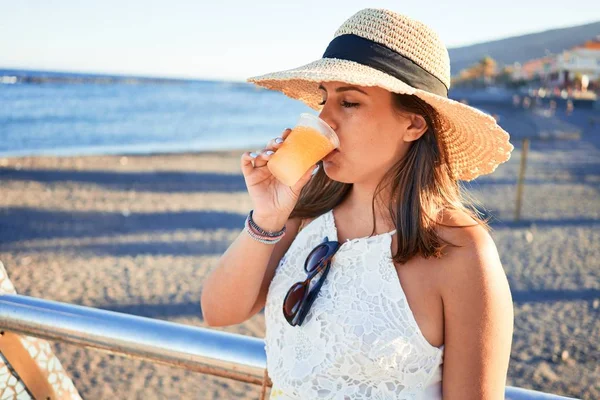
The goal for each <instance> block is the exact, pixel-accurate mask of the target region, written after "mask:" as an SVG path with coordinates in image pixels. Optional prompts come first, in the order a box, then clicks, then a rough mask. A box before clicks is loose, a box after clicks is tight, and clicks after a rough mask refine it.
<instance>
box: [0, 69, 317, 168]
mask: <svg viewBox="0 0 600 400" xmlns="http://www.w3.org/2000/svg"><path fill="white" fill-rule="evenodd" d="M303 112H310V113H315V112H314V111H313V110H311V109H310V108H308V107H307V106H305V105H304V104H302V103H301V102H299V101H296V100H292V99H289V98H287V97H286V96H285V95H283V94H280V93H278V92H273V91H268V90H262V89H258V88H255V87H254V85H251V84H247V83H243V82H213V81H190V80H180V81H174V80H164V81H163V80H152V79H137V78H127V79H126V78H123V77H110V76H108V77H107V76H104V77H101V76H97V75H86V74H67V73H45V72H32V71H15V70H0V157H10V156H23V155H41V154H44V155H80V154H81V155H82V154H122V153H127V154H147V153H164V152H187V151H203V150H221V149H240V148H256V149H259V148H262V147H263V146H264V145H265V144H266V143H267V142H268V141H269V140H270V139H272V138H274V137H276V136H278V135H280V134H281V132H282V131H283V130H284V129H285V128H286V127H291V126H293V125H294V124H295V122H296V120H297V118H298V116H299V114H300V113H303Z"/></svg>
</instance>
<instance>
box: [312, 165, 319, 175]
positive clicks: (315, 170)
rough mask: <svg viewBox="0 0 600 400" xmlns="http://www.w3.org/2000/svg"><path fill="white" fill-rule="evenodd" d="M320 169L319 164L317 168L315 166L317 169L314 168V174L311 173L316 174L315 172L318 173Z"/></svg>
mask: <svg viewBox="0 0 600 400" xmlns="http://www.w3.org/2000/svg"><path fill="white" fill-rule="evenodd" d="M318 171H319V165H317V166H316V168H315V169H313V172H312V174H311V175H314V174H316V173H317V172H318Z"/></svg>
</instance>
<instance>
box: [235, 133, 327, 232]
mask: <svg viewBox="0 0 600 400" xmlns="http://www.w3.org/2000/svg"><path fill="white" fill-rule="evenodd" d="M290 132H291V129H289V128H288V129H286V130H285V131H283V134H282V135H281V137H279V138H275V139H273V140H271V141H269V143H268V144H267V147H265V148H264V149H263V150H262V151H260V152H259V153H250V152H246V153H244V154H243V155H242V159H241V163H242V173H243V175H244V179H245V181H246V187H247V188H248V193H249V194H250V197H251V198H252V202H253V204H254V212H253V216H254V217H255V219H256V218H259V219H262V221H264V223H265V224H269V222H272V223H273V224H274V226H276V224H280V223H282V222H283V223H285V222H286V221H287V219H288V217H289V215H290V214H291V213H292V211H293V209H294V207H295V206H296V203H297V202H298V198H299V197H300V191H301V190H302V188H303V187H304V185H306V183H308V181H309V180H310V178H311V177H312V172H313V171H314V169H315V167H316V165H315V166H313V167H312V168H309V169H308V171H306V173H305V174H304V175H303V176H302V178H300V180H299V181H298V182H296V184H295V185H294V186H292V187H290V186H286V185H285V184H283V183H281V182H279V181H278V180H277V178H275V176H273V174H272V173H271V171H269V169H268V168H267V162H268V161H269V159H270V157H271V156H272V155H273V154H274V153H275V152H276V151H277V150H278V149H279V148H280V147H281V145H282V144H283V142H284V141H285V139H286V138H287V137H288V136H289V134H290ZM253 156H256V157H253ZM261 227H262V226H261ZM263 229H269V227H268V226H266V227H263ZM279 229H281V226H279V228H274V229H273V230H279ZM269 230H270V229H269Z"/></svg>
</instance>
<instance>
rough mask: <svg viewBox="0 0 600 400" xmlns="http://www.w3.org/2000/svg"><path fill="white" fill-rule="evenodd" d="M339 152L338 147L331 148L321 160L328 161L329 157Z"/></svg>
mask: <svg viewBox="0 0 600 400" xmlns="http://www.w3.org/2000/svg"><path fill="white" fill-rule="evenodd" d="M339 152H340V151H339V150H338V149H335V150H333V151H332V152H330V153H329V154H327V155H326V156H325V157H323V161H329V160H330V159H332V158H333V157H334V156H335V155H336V154H338V153H339Z"/></svg>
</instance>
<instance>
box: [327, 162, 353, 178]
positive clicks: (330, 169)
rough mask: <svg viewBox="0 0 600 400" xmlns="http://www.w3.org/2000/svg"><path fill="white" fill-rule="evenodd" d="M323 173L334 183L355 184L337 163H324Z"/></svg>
mask: <svg viewBox="0 0 600 400" xmlns="http://www.w3.org/2000/svg"><path fill="white" fill-rule="evenodd" d="M323 171H324V172H325V175H327V177H328V178H329V179H331V180H333V181H336V182H341V183H354V182H353V180H352V179H351V178H350V177H349V176H348V172H347V171H344V170H343V169H342V168H340V166H339V165H338V164H337V163H334V162H331V161H323Z"/></svg>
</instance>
